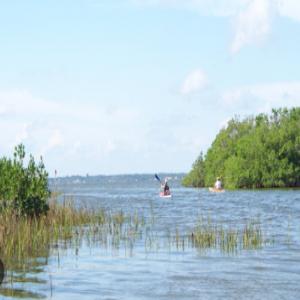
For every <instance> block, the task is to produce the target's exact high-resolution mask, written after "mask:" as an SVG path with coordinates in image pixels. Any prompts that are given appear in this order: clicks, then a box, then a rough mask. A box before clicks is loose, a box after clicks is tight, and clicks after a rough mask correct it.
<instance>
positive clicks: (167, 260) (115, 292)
mask: <svg viewBox="0 0 300 300" xmlns="http://www.w3.org/2000/svg"><path fill="white" fill-rule="evenodd" d="M177 177H178V178H176V177H175V176H173V179H172V180H171V181H170V186H171V189H172V192H173V198H172V199H161V198H159V197H158V186H157V182H156V181H155V180H154V179H153V176H148V175H136V176H115V177H97V178H94V177H87V178H67V179H57V180H51V182H50V184H51V187H52V189H53V190H58V191H62V192H63V193H64V195H63V196H61V201H63V200H64V197H70V196H71V197H73V198H74V201H76V202H78V203H80V202H82V201H83V202H85V203H88V204H89V205H91V206H101V207H105V208H109V209H111V210H112V211H119V210H121V209H122V210H123V211H124V212H128V213H134V212H135V211H137V212H138V213H139V214H142V215H144V216H145V217H146V218H148V219H150V218H154V219H155V221H154V224H155V225H154V230H155V232H156V234H157V236H158V237H159V241H160V242H159V244H157V245H156V246H154V247H152V248H147V247H145V241H144V240H138V241H137V242H136V243H135V245H134V247H133V249H128V248H126V247H120V248H119V249H112V248H110V247H102V246H101V245H99V244H98V245H95V246H88V245H87V244H86V243H83V244H82V245H81V247H80V248H79V249H77V250H76V249H73V248H71V249H68V248H66V249H65V250H63V251H62V250H61V249H60V253H59V251H55V249H54V250H52V251H51V252H50V256H49V257H48V258H47V259H40V263H39V264H38V265H35V266H33V267H32V270H31V271H30V272H27V273H25V274H22V273H16V274H19V275H18V276H19V279H17V278H16V274H15V277H14V279H13V280H12V282H8V278H9V276H6V279H5V281H4V283H3V284H2V287H1V291H0V294H1V295H2V297H3V298H11V297H10V296H13V297H15V298H18V297H22V298H24V297H25V298H26V297H27V298H53V299H64V300H65V299H154V298H155V299H219V298H222V299H299V295H300V285H299V282H300V191H299V190H264V191H226V192H225V193H220V194H214V193H210V192H208V190H207V189H186V188H182V187H181V186H180V184H179V180H180V175H178V176H177ZM199 217H203V218H210V219H211V220H212V222H214V223H216V224H225V225H226V226H228V227H231V226H232V227H234V226H239V225H243V224H245V223H246V222H247V220H251V219H255V220H258V221H259V222H260V224H261V227H262V231H263V233H264V236H265V238H266V239H267V240H269V241H271V242H268V243H266V244H264V245H263V247H262V249H257V250H242V251H239V252H237V253H224V252H221V251H219V250H217V249H211V250H206V251H199V250H197V249H195V248H192V247H188V246H187V247H185V248H184V249H181V248H180V249H178V248H176V247H168V246H166V245H167V244H165V243H164V241H163V239H164V237H165V232H166V230H167V229H168V228H171V229H175V228H177V229H178V230H180V231H182V232H187V231H189V230H191V228H193V227H194V226H195V224H196V223H197V221H198V220H199ZM4 263H5V262H4ZM0 297H1V296H0Z"/></svg>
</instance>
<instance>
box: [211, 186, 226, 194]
mask: <svg viewBox="0 0 300 300" xmlns="http://www.w3.org/2000/svg"><path fill="white" fill-rule="evenodd" d="M208 190H209V191H210V192H212V193H224V192H225V190H224V189H216V188H213V187H210V188H208Z"/></svg>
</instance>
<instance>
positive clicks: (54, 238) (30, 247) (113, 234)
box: [0, 200, 144, 269]
mask: <svg viewBox="0 0 300 300" xmlns="http://www.w3.org/2000/svg"><path fill="white" fill-rule="evenodd" d="M0 224H1V225H0V257H1V259H2V260H3V261H4V263H5V265H6V268H9V267H13V268H14V269H16V268H18V269H22V267H24V266H25V265H27V264H25V263H26V262H28V260H30V259H32V258H38V257H48V256H49V255H50V254H51V253H50V251H56V252H58V251H59V250H61V249H68V248H70V247H74V248H78V247H80V245H81V244H82V242H83V240H84V241H85V242H86V243H87V244H88V245H89V246H93V245H95V243H100V244H101V245H104V246H107V247H113V248H117V247H119V245H120V242H121V241H124V240H126V241H127V240H129V241H130V242H131V244H133V241H134V240H135V239H136V238H137V237H138V232H139V229H140V227H141V225H142V224H144V219H143V218H142V217H140V216H139V215H138V213H137V212H136V213H135V214H134V215H133V216H130V215H125V214H124V213H123V212H122V211H120V212H115V213H112V212H110V211H108V210H104V209H102V208H99V209H95V208H88V207H87V206H84V205H82V206H76V205H75V204H74V202H72V201H64V203H62V204H59V203H57V201H55V200H52V201H51V202H50V209H49V211H48V213H47V214H46V215H43V216H40V217H38V218H36V217H32V218H28V217H22V216H18V215H15V214H13V213H10V212H2V213H1V214H0ZM58 257H59V252H58Z"/></svg>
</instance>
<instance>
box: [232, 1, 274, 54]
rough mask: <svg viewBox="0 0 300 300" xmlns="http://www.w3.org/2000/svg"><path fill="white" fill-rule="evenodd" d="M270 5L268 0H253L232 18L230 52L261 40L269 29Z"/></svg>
mask: <svg viewBox="0 0 300 300" xmlns="http://www.w3.org/2000/svg"><path fill="white" fill-rule="evenodd" d="M271 15H272V5H271V2H270V0H253V1H251V2H250V3H249V5H248V7H247V8H246V9H245V10H243V11H241V12H240V13H239V14H238V15H237V16H236V17H235V20H234V31H235V33H234V38H233V41H232V44H231V52H232V53H237V52H238V51H239V50H240V49H241V48H242V47H244V46H246V45H250V44H256V43H259V42H261V41H263V40H264V39H265V38H266V36H267V35H268V34H269V32H270V30H271V19H272V16H271Z"/></svg>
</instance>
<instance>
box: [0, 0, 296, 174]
mask: <svg viewBox="0 0 300 300" xmlns="http://www.w3.org/2000/svg"><path fill="white" fill-rule="evenodd" d="M0 3H1V9H0V45H1V48H0V53H1V55H0V132H1V134H0V156H4V155H5V156H11V155H12V153H13V149H14V146H15V145H17V144H19V143H23V144H24V145H25V148H26V152H27V153H32V154H33V155H34V156H35V158H36V159H39V157H40V156H43V159H44V162H45V165H46V168H47V170H48V171H49V174H50V176H53V175H54V171H55V170H57V172H58V175H59V176H66V175H75V174H79V175H86V174H90V175H96V174H123V173H129V174H130V173H154V172H155V173H156V172H186V171H188V170H189V169H190V168H191V165H192V163H193V161H194V160H195V159H196V157H197V156H198V155H199V153H200V151H204V153H205V152H206V151H207V149H208V148H209V147H210V145H211V143H212V142H213V140H214V138H215V136H216V134H217V133H218V132H219V130H220V129H221V128H223V127H224V126H226V123H227V122H228V120H230V119H231V118H233V117H234V116H240V117H244V116H249V115H255V114H258V113H262V112H264V113H268V112H270V111H271V109H272V108H278V107H293V106H299V105H300V59H299V53H300V1H298V0H59V1H58V0H57V1H53V0H45V1H39V0H27V1H23V0H12V1H1V2H0Z"/></svg>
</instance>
